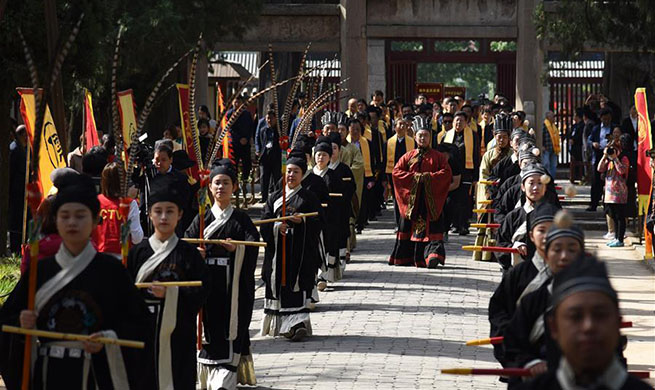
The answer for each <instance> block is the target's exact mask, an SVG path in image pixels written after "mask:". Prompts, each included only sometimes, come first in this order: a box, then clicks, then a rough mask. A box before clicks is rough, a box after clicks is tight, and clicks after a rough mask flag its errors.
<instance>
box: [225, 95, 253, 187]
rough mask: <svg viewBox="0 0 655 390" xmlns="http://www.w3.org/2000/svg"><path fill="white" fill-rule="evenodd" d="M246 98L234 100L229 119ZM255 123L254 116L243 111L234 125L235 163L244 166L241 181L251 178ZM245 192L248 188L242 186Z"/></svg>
mask: <svg viewBox="0 0 655 390" xmlns="http://www.w3.org/2000/svg"><path fill="white" fill-rule="evenodd" d="M244 103H245V101H244V98H243V97H242V96H239V97H237V98H236V99H235V100H234V105H233V106H232V108H230V109H229V110H228V111H227V118H228V120H229V118H230V117H231V116H232V114H234V112H235V111H236V110H237V108H238V107H239V106H240V105H241V104H244ZM255 126H256V124H255V122H254V120H253V119H252V115H251V114H250V112H249V111H248V110H243V111H242V112H241V114H239V117H238V119H237V120H236V121H235V122H234V125H232V129H231V131H232V147H233V148H234V163H235V165H236V166H237V168H238V167H239V162H241V164H242V171H241V180H242V181H245V180H246V179H247V178H248V177H250V169H251V168H252V158H251V156H250V140H251V139H252V137H253V134H254V131H255ZM242 188H243V191H244V192H245V191H246V187H245V186H242Z"/></svg>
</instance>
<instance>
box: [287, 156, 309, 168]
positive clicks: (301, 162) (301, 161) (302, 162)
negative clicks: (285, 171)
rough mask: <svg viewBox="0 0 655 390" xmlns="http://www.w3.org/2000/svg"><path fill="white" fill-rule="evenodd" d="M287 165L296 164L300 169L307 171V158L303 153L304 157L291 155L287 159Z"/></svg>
mask: <svg viewBox="0 0 655 390" xmlns="http://www.w3.org/2000/svg"><path fill="white" fill-rule="evenodd" d="M292 153H293V152H292ZM287 165H295V166H297V167H298V168H300V170H301V171H302V173H305V172H307V160H306V159H305V156H304V154H303V156H302V158H301V157H298V156H291V157H290V158H289V159H288V160H287Z"/></svg>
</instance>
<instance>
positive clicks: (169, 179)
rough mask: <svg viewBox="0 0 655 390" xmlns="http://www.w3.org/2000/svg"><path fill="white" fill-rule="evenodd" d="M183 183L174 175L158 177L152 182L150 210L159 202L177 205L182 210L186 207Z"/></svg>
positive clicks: (149, 198)
mask: <svg viewBox="0 0 655 390" xmlns="http://www.w3.org/2000/svg"><path fill="white" fill-rule="evenodd" d="M182 184H183V183H180V182H179V179H177V178H176V176H174V175H172V174H165V175H156V176H155V177H154V178H153V179H152V180H150V193H149V194H148V208H150V207H152V206H154V205H155V203H159V202H171V203H175V204H176V205H177V207H179V208H180V210H181V209H182V208H183V207H184V203H185V201H186V193H185V191H184V190H183V188H185V186H184V185H182Z"/></svg>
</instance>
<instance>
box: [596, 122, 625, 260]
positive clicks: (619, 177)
mask: <svg viewBox="0 0 655 390" xmlns="http://www.w3.org/2000/svg"><path fill="white" fill-rule="evenodd" d="M619 135H620V134H619ZM629 169H630V161H629V160H628V157H626V156H625V154H623V153H622V149H621V142H619V141H618V137H612V138H611V139H610V141H609V142H608V144H607V147H605V149H604V150H603V156H602V157H601V159H600V161H599V162H598V172H599V173H601V174H602V173H604V174H605V207H607V208H608V210H609V215H610V216H611V217H612V218H613V220H614V239H613V240H610V241H609V242H608V243H607V246H609V247H610V248H617V247H622V246H623V237H624V236H625V225H626V222H625V208H626V204H627V202H628V187H627V184H626V181H627V179H628V171H629Z"/></svg>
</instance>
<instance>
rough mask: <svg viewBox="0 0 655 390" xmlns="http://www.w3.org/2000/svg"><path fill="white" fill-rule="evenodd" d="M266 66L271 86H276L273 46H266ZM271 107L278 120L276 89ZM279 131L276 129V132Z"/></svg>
mask: <svg viewBox="0 0 655 390" xmlns="http://www.w3.org/2000/svg"><path fill="white" fill-rule="evenodd" d="M268 64H269V65H270V67H271V85H274V84H277V74H276V73H275V61H274V60H273V46H272V45H270V44H269V45H268ZM273 106H274V107H275V117H276V118H278V119H279V118H280V102H279V101H278V99H277V88H274V89H273ZM279 131H280V129H279V127H278V132H279Z"/></svg>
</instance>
